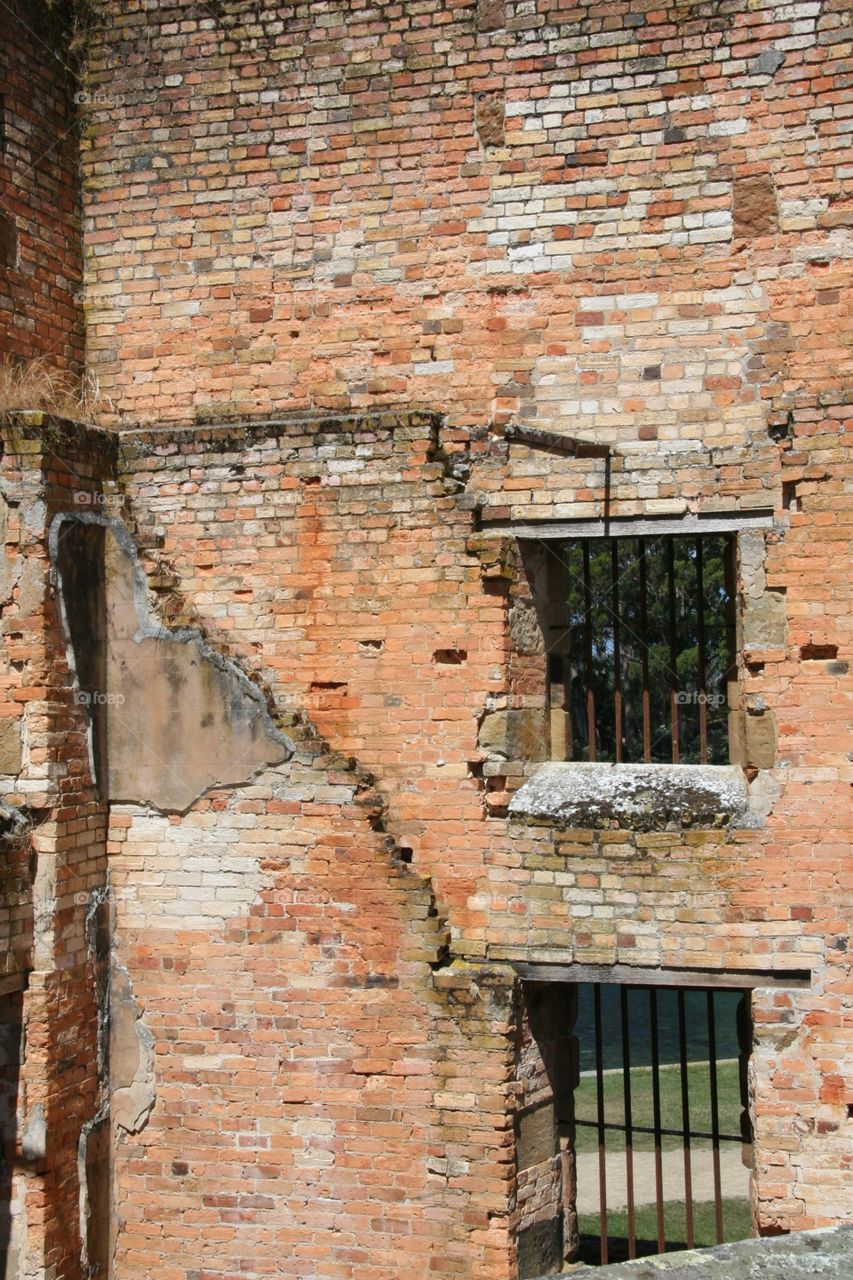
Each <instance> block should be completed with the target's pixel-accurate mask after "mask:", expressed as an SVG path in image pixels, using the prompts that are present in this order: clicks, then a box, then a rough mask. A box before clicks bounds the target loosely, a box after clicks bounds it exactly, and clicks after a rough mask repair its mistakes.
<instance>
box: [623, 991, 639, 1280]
mask: <svg viewBox="0 0 853 1280" xmlns="http://www.w3.org/2000/svg"><path fill="white" fill-rule="evenodd" d="M619 1005H620V1010H619V1011H620V1014H621V1020H622V1093H623V1098H624V1104H625V1200H626V1208H627V1210H628V1257H629V1258H636V1256H637V1228H636V1220H635V1216H634V1126H633V1115H632V1112H631V1040H630V1037H629V1035H628V988H627V987H622V988H621V989H620V992H619Z"/></svg>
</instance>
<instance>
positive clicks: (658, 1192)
mask: <svg viewBox="0 0 853 1280" xmlns="http://www.w3.org/2000/svg"><path fill="white" fill-rule="evenodd" d="M649 1015H650V1017H649V1024H650V1027H649V1029H650V1032H651V1040H652V1123H653V1124H654V1135H655V1211H656V1216H657V1241H658V1253H663V1252H664V1250H665V1248H666V1231H665V1228H664V1218H663V1151H662V1147H661V1115H660V1057H659V1053H658V993H657V991H656V990H655V988H654V987H649Z"/></svg>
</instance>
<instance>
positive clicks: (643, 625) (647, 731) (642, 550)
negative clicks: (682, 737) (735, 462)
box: [638, 538, 652, 764]
mask: <svg viewBox="0 0 853 1280" xmlns="http://www.w3.org/2000/svg"><path fill="white" fill-rule="evenodd" d="M638 552H639V561H640V663H641V667H642V672H643V760H644V761H645V762H646V763H647V764H648V763H649V762H650V761H651V758H652V708H651V692H650V690H649V619H648V575H647V573H646V544H645V540H644V539H643V538H640V539H639V542H638Z"/></svg>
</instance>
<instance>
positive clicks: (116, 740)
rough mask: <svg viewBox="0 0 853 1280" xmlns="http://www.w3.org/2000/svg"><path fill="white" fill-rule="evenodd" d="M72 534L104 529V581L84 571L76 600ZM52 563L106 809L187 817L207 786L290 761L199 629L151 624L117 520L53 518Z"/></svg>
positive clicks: (243, 681)
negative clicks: (144, 809) (111, 805)
mask: <svg viewBox="0 0 853 1280" xmlns="http://www.w3.org/2000/svg"><path fill="white" fill-rule="evenodd" d="M69 526H71V527H76V531H77V533H78V534H85V531H87V530H90V529H92V528H93V527H97V528H100V529H102V530H103V547H102V554H103V570H102V580H101V582H98V581H97V580H95V573H94V572H93V573H92V574H90V575H89V579H88V581H86V580H83V581H77V582H76V583H75V585H76V588H77V592H78V594H77V595H76V596H72V594H71V592H70V590H69V580H70V579H72V578H74V577H75V575H76V576H78V577H79V575H77V570H76V568H75V562H74V542H75V539H74V535H73V534H72V536H71V537H70V538H69V537H68V536H66V535H67V533H68V532H69ZM80 540H81V539H80V538H79V537H78V538H77V541H80ZM50 554H51V562H52V565H53V572H54V578H55V583H56V586H57V588H58V592H59V598H60V604H61V612H62V619H63V626H64V630H65V635H66V643H67V645H68V651H69V652H68V657H69V664H70V665H71V667H72V671H73V672H74V675H75V679H76V684H77V695H76V696H77V698H78V700H79V701H80V702H81V703H82V704H83V705H84V706H85V707H86V709H87V712H88V717H89V728H90V746H91V752H92V757H93V768H94V769H95V772H96V773H97V776H98V778H99V783H100V786H101V790H102V791H104V792H105V793H106V794H107V796H108V798H109V799H110V800H111V801H121V802H127V803H139V804H149V805H152V806H153V807H154V808H156V809H159V810H161V811H163V812H178V813H184V812H186V811H187V810H188V809H189V807H190V806H191V805H192V803H193V802H194V801H195V800H197V799H198V797H199V796H200V795H202V794H203V793H204V792H205V791H208V790H209V789H210V788H211V787H214V786H234V785H237V784H239V783H243V782H246V781H248V780H249V779H251V778H252V777H253V776H254V775H255V774H256V773H258V772H259V771H260V770H262V769H264V768H267V767H269V766H270V765H277V764H281V763H283V762H284V761H285V760H287V759H289V758H290V756H291V755H292V753H293V750H294V748H293V743H292V742H291V740H290V739H289V738H288V737H287V736H286V735H285V734H283V733H282V732H281V731H280V730H279V729H277V728H276V726H275V724H274V723H273V720H272V718H271V716H270V713H269V711H268V709H267V706H266V703H265V701H264V697H263V694H262V693H261V691H260V690H259V689H258V688H257V687H256V686H255V685H254V684H253V683H252V682H251V681H250V680H249V679H248V677H247V676H246V675H245V674H244V673H243V672H242V671H240V670H239V668H238V667H237V666H235V664H234V663H233V662H231V661H230V660H228V659H227V658H224V657H223V656H222V655H221V654H218V653H216V652H215V651H214V650H213V649H211V648H210V647H209V645H208V644H207V643H206V642H205V640H204V638H203V637H202V635H201V633H200V632H198V631H197V630H195V629H189V628H184V629H180V630H175V631H169V630H167V629H166V628H165V627H163V626H162V624H161V623H160V622H159V621H158V620H157V619H156V618H155V617H154V616H153V615H152V613H151V609H150V605H149V602H148V595H147V585H146V580H145V575H144V572H143V570H142V566H141V564H140V562H139V557H138V554H137V551H136V547H135V545H134V543H133V540H132V538H131V537H130V534H129V533H128V532H127V530H126V528H125V527H124V525H123V524H122V523H121V522H120V521H118V520H115V519H113V518H111V517H106V516H100V515H96V514H93V513H89V512H83V513H76V512H75V513H62V514H60V515H58V516H57V517H56V518H55V520H54V522H53V524H52V526H51V531H50ZM89 554H90V559H91V551H90V553H89ZM78 559H79V557H78ZM80 591H82V592H84V593H88V596H87V598H86V599H81V598H80V596H79V592H80ZM99 593H102V596H103V599H102V602H101V603H100V604H99V606H98V607H97V608H96V609H95V611H94V612H95V613H97V614H98V615H99V617H98V618H97V619H96V618H95V617H94V616H93V610H92V604H93V598H95V597H97V595H98V594H99ZM93 632H94V635H93ZM98 633H100V634H98ZM93 641H94V645H93ZM93 647H94V649H98V648H99V647H100V650H101V652H100V653H93ZM107 742H108V743H109V749H108V750H107V746H106V744H107Z"/></svg>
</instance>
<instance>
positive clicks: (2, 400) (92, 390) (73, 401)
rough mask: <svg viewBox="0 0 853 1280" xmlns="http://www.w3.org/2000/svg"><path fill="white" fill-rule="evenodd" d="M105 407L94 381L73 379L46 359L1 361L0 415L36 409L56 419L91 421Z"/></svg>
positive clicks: (73, 377)
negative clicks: (52, 415)
mask: <svg viewBox="0 0 853 1280" xmlns="http://www.w3.org/2000/svg"><path fill="white" fill-rule="evenodd" d="M103 408H104V401H103V397H102V395H101V391H100V387H99V385H98V381H97V378H94V377H93V376H92V375H91V374H89V373H87V374H85V375H84V376H83V377H82V378H79V377H75V375H73V374H71V373H67V372H65V371H64V370H62V369H55V368H53V367H52V366H51V365H49V364H48V363H47V361H46V360H44V359H42V358H38V359H35V360H26V361H18V360H11V359H9V357H8V356H7V357H5V358H3V359H0V413H13V412H15V411H16V410H22V409H39V410H41V411H42V412H43V413H51V414H54V415H55V416H56V417H57V418H75V419H77V420H82V421H91V420H92V419H93V418H94V417H95V416H96V414H97V413H98V411H99V410H102V409H103Z"/></svg>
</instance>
